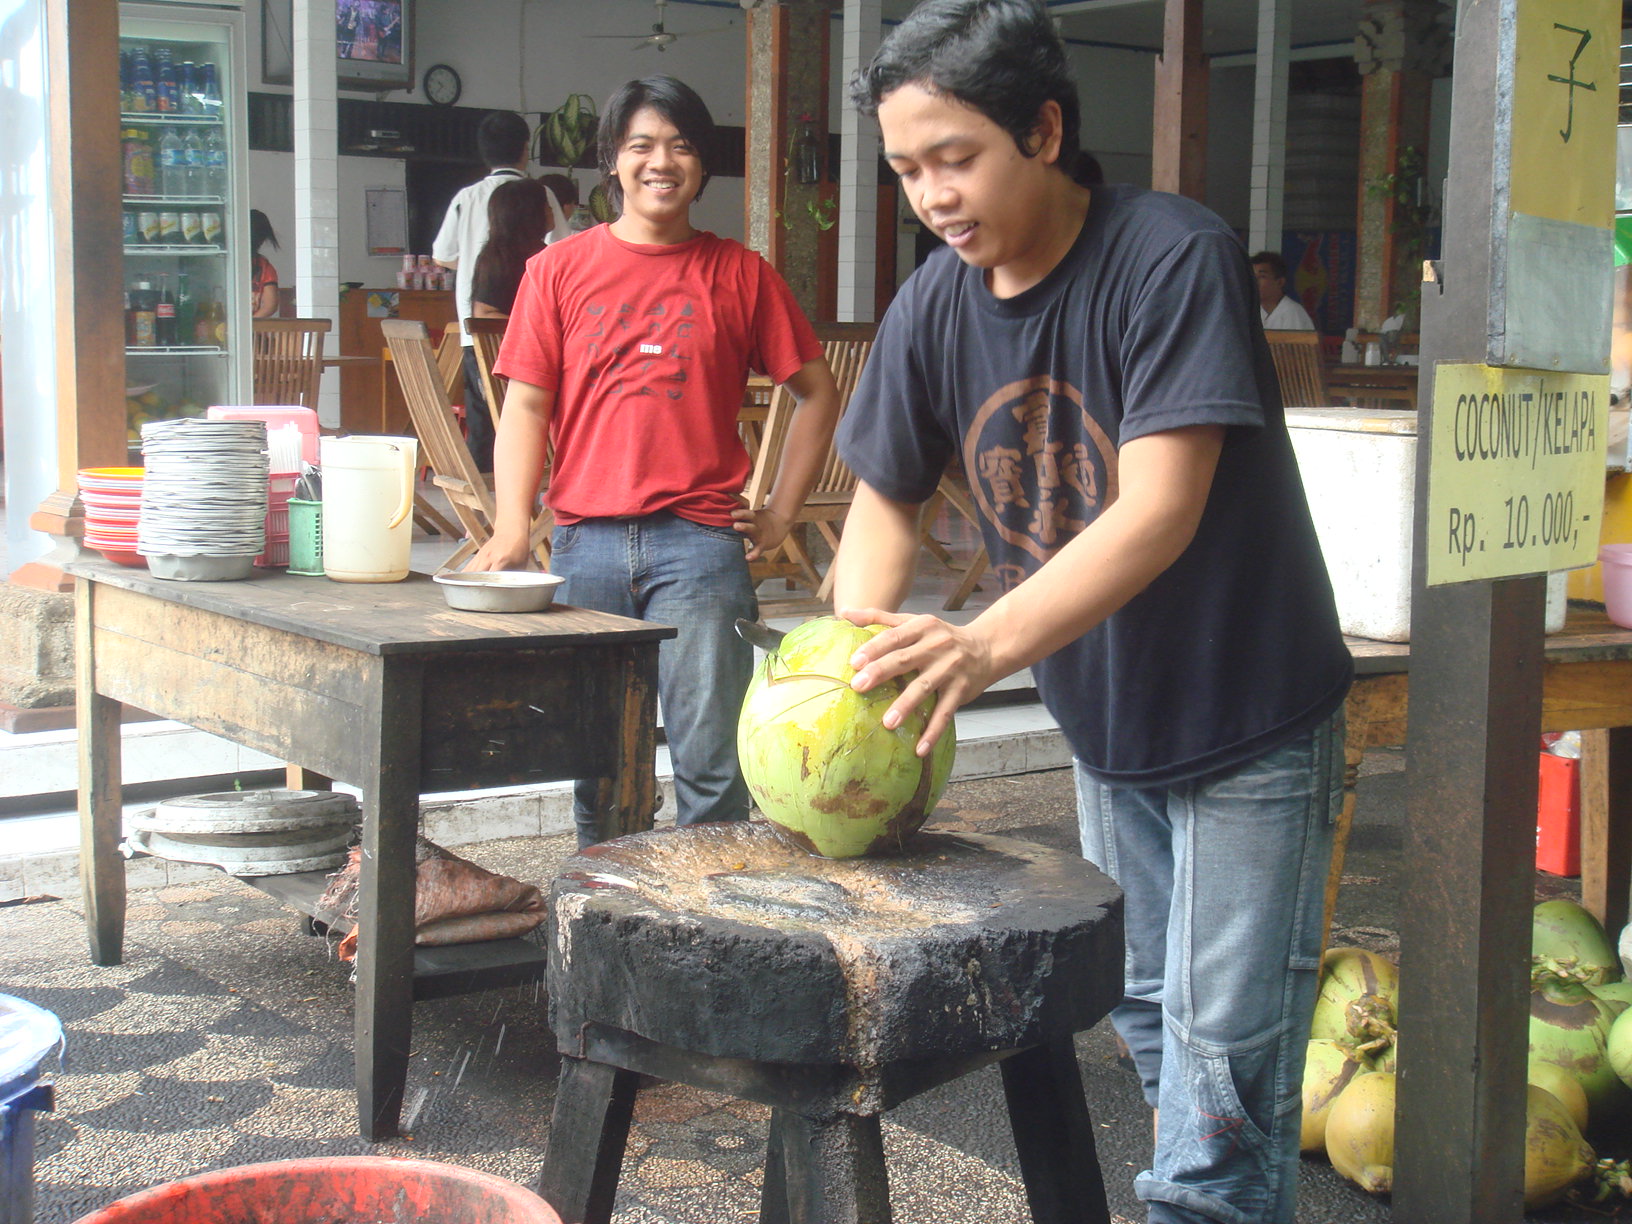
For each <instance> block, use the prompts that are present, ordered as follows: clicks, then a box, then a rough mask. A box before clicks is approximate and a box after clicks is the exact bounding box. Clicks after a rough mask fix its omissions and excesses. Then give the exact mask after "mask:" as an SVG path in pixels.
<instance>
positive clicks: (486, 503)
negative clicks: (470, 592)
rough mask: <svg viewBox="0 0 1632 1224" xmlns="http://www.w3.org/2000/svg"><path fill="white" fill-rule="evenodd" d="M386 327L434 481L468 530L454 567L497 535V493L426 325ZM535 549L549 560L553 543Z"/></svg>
mask: <svg viewBox="0 0 1632 1224" xmlns="http://www.w3.org/2000/svg"><path fill="white" fill-rule="evenodd" d="M380 330H381V332H382V333H383V334H384V335H385V342H386V344H388V345H389V346H390V348H391V364H392V366H393V367H394V368H395V369H396V372H397V378H398V379H399V380H400V381H401V383H402V398H403V399H404V400H405V401H406V402H407V404H408V414H409V416H410V417H411V418H412V420H413V422H414V432H415V433H416V434H417V435H418V436H419V445H420V450H421V452H422V454H423V456H424V457H425V459H426V460H427V461H428V462H429V464H430V467H431V472H432V480H433V481H434V483H435V484H436V486H437V488H439V489H441V490H442V491H443V492H445V493H446V494H447V496H448V502H449V504H450V505H451V506H452V507H453V512H454V514H455V515H456V516H457V517H458V520H459V524H460V526H461V527H462V528H463V530H464V534H465V539H464V541H463V542H462V543H461V544H460V545H459V547H458V548H457V549H456V550H455V551H454V553H453V555H452V556H451V557H449V558H448V560H447V566H448V567H449V568H450V569H451V568H453V567H455V566H457V565H460V564H462V563H463V562H464V561H465V560H466V559H467V558H468V557H470V556H471V555H472V554H473V553H475V552H476V550H477V549H479V548H481V546H482V545H483V544H485V543H487V541H488V539H489V538H490V537H491V536H492V534H493V516H494V506H493V494H492V493H491V492H490V491H489V490H488V487H487V481H486V480H484V479H483V478H482V474H481V472H480V471H478V470H477V468H476V461H475V460H474V459H473V458H471V455H470V448H469V447H467V446H466V445H465V440H464V437H463V436H462V435H461V434H460V432H459V424H458V419H457V418H456V417H455V416H454V412H453V404H452V403H451V402H450V400H449V399H448V389H447V382H446V380H445V378H444V376H443V373H442V370H441V368H440V367H439V366H438V363H437V358H436V353H435V352H434V351H433V350H432V348H431V340H430V335H429V333H428V332H427V331H426V330H425V324H423V323H421V322H419V321H418V320H415V319H382V320H381V321H380ZM536 530H537V526H536V523H535V533H536ZM533 551H534V555H536V556H537V557H538V559H539V562H540V563H541V564H546V565H547V564H548V563H549V551H548V549H547V548H544V549H542V550H541V549H540V548H539V547H538V546H537V545H536V543H535V547H534V550H533Z"/></svg>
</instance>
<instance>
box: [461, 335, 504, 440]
mask: <svg viewBox="0 0 1632 1224" xmlns="http://www.w3.org/2000/svg"><path fill="white" fill-rule="evenodd" d="M509 322H510V320H509V319H495V318H491V317H489V318H484V319H478V318H474V317H472V318H469V319H466V320H465V324H464V326H465V335H467V336H469V337H470V338H471V342H472V347H473V348H474V349H475V350H476V368H477V369H478V370H479V371H481V375H482V393H483V394H484V395H486V396H487V410H488V412H489V413H491V414H492V417H493V428H494V430H495V431H497V430H498V428H499V409H500V408H501V407H503V406H504V393H505V391H506V390H507V389H508V388H509V386H510V380H509V379H508V378H506V377H505V376H504V375H503V374H495V373H494V372H493V363H494V362H495V361H497V360H498V359H499V345H501V344H502V343H504V328H505V325H506V324H508V323H509Z"/></svg>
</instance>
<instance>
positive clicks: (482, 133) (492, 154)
mask: <svg viewBox="0 0 1632 1224" xmlns="http://www.w3.org/2000/svg"><path fill="white" fill-rule="evenodd" d="M531 136H532V132H531V131H530V130H529V129H528V127H527V120H525V119H523V118H522V117H521V116H520V115H518V114H516V113H515V112H514V111H489V112H488V113H487V114H485V115H483V116H482V121H481V122H480V123H479V124H477V125H476V152H477V155H478V156H480V157H481V159H482V162H483V164H485V165H486V166H487V167H488V168H489V169H492V168H494V167H497V166H514V165H515V164H516V163H518V162H519V161H521V159H522V158H524V157H526V156H527V143H528V140H529V138H530V137H531Z"/></svg>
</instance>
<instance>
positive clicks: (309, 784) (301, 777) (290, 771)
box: [283, 765, 334, 790]
mask: <svg viewBox="0 0 1632 1224" xmlns="http://www.w3.org/2000/svg"><path fill="white" fill-rule="evenodd" d="M283 784H284V786H286V787H287V788H288V789H290V790H333V789H334V779H333V778H330V777H326V776H324V775H323V774H320V773H314V772H313V771H312V770H310V769H307V768H306V767H305V766H303V765H285V766H284V767H283Z"/></svg>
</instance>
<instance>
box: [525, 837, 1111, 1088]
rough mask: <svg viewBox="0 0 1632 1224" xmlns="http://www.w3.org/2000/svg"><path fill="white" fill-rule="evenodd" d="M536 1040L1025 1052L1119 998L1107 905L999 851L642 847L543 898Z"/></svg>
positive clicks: (1061, 869)
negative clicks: (880, 853)
mask: <svg viewBox="0 0 1632 1224" xmlns="http://www.w3.org/2000/svg"><path fill="white" fill-rule="evenodd" d="M549 991H550V1024H551V1027H552V1028H553V1029H554V1031H555V1033H556V1037H557V1040H558V1043H559V1045H560V1048H561V1050H562V1052H563V1053H566V1054H571V1055H574V1056H582V1050H581V1049H580V1048H579V1047H580V1041H579V1035H580V1034H581V1033H582V1032H583V1031H584V1029H585V1027H586V1026H589V1025H604V1026H609V1027H611V1028H615V1029H620V1030H622V1031H624V1032H628V1033H633V1034H636V1035H637V1036H640V1037H644V1038H647V1039H649V1040H652V1041H657V1042H661V1043H664V1044H665V1045H668V1046H672V1047H678V1048H680V1049H683V1050H688V1051H692V1052H695V1053H698V1054H706V1055H711V1056H714V1057H720V1058H741V1059H750V1060H754V1061H759V1062H773V1063H795V1064H827V1065H831V1064H843V1065H846V1066H850V1067H855V1068H860V1069H863V1070H864V1071H865V1069H867V1068H876V1067H882V1066H885V1065H887V1064H890V1063H895V1062H899V1061H901V1060H908V1059H923V1058H936V1059H945V1058H953V1057H962V1056H965V1055H971V1054H977V1053H981V1052H985V1051H998V1050H1013V1049H1019V1048H1023V1047H1029V1046H1034V1045H1038V1044H1040V1043H1042V1042H1044V1041H1047V1040H1050V1039H1053V1038H1058V1037H1060V1036H1062V1035H1069V1034H1071V1033H1074V1032H1078V1031H1081V1030H1082V1029H1084V1028H1088V1027H1090V1026H1092V1025H1093V1024H1094V1023H1095V1022H1096V1021H1097V1020H1098V1019H1099V1018H1100V1017H1101V1016H1103V1015H1105V1013H1106V1012H1107V1011H1109V1010H1110V1008H1111V1006H1112V1005H1114V1003H1115V1002H1116V1000H1118V999H1119V998H1120V997H1121V993H1122V894H1121V892H1120V890H1118V889H1117V887H1116V885H1115V884H1113V883H1112V882H1111V881H1110V880H1109V879H1108V878H1107V877H1106V876H1104V875H1103V874H1102V873H1101V872H1100V871H1099V870H1098V869H1096V868H1095V867H1094V866H1093V865H1092V864H1090V863H1088V862H1087V861H1085V860H1084V859H1082V858H1081V857H1079V856H1077V855H1075V854H1067V853H1063V852H1061V851H1058V850H1051V849H1048V848H1046V847H1043V846H1037V845H1034V844H1032V843H1030V842H1023V841H1017V840H1014V839H1011V838H1003V837H987V836H981V835H975V834H946V833H920V834H919V835H918V836H917V837H915V838H914V839H913V840H912V841H911V842H910V843H908V847H907V850H906V852H905V853H902V854H899V855H894V856H891V857H887V858H860V859H842V860H835V859H824V858H819V857H817V856H815V855H812V854H810V853H808V852H807V851H805V850H803V849H800V848H799V847H797V846H794V845H792V844H791V843H789V842H788V841H786V840H784V839H783V838H782V837H781V836H780V835H779V834H777V832H776V831H775V830H774V829H773V828H772V827H771V826H770V825H768V824H765V823H763V822H759V821H754V822H751V823H720V824H705V825H695V826H691V827H689V828H676V829H666V830H662V831H657V832H651V833H640V834H636V835H633V836H630V837H623V838H619V839H617V840H615V841H611V842H605V843H602V844H600V845H597V846H592V847H590V848H589V849H587V850H585V851H583V852H581V853H580V854H579V855H577V856H576V857H574V858H572V859H569V860H568V861H567V862H566V863H565V864H564V865H563V867H562V874H561V875H560V876H559V877H557V879H556V880H555V882H554V884H553V885H552V887H551V892H550V964H549Z"/></svg>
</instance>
